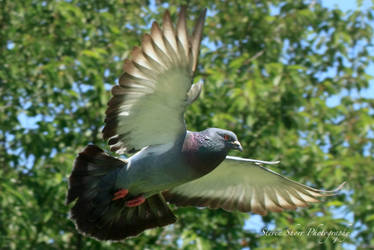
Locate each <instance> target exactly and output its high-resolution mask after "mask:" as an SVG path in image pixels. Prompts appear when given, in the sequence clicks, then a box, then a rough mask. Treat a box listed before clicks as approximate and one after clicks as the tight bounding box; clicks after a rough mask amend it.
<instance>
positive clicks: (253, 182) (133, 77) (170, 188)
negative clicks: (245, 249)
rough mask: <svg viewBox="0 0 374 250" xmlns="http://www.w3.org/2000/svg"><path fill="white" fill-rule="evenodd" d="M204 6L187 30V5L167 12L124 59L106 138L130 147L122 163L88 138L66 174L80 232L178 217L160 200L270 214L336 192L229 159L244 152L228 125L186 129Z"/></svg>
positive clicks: (128, 229) (116, 236) (119, 148)
mask: <svg viewBox="0 0 374 250" xmlns="http://www.w3.org/2000/svg"><path fill="white" fill-rule="evenodd" d="M205 14H206V10H204V11H203V12H202V13H201V14H200V16H199V17H198V18H197V20H196V24H195V27H194V29H193V31H192V33H190V32H189V31H188V30H187V23H186V8H182V9H181V11H180V13H179V18H178V21H177V24H176V26H175V27H174V25H173V23H172V21H171V18H170V14H169V12H168V11H166V13H165V15H164V18H163V25H162V28H161V27H160V26H159V25H158V24H157V23H156V22H154V23H153V25H152V28H151V33H150V34H146V35H144V37H143V40H142V42H141V46H140V47H135V48H134V49H133V51H132V53H131V56H130V58H129V59H127V60H125V63H124V68H123V71H124V73H123V74H122V76H121V77H120V79H119V84H118V85H116V86H114V87H113V89H112V94H113V97H112V99H111V100H110V101H109V103H108V109H107V111H106V119H105V127H104V129H103V137H104V139H105V140H107V141H108V145H109V147H110V149H111V151H113V152H116V153H118V154H124V153H132V152H136V153H135V154H134V155H132V156H131V157H130V158H128V159H126V160H122V159H117V158H114V157H112V156H109V155H108V154H106V153H105V152H104V151H103V150H101V149H100V148H98V147H97V146H95V145H88V146H87V147H86V148H85V149H84V150H83V151H82V152H81V153H80V154H79V155H78V157H77V159H76V160H75V162H74V168H73V171H72V173H71V176H70V178H69V190H68V194H67V203H71V202H73V201H76V202H75V204H74V206H73V207H72V208H71V219H72V220H73V221H74V223H75V224H76V226H77V228H78V230H79V231H80V232H81V233H83V234H85V235H88V236H91V237H94V238H97V239H100V240H121V239H124V238H126V237H129V236H135V235H138V234H139V233H141V232H142V231H144V230H146V229H148V228H153V227H157V226H165V225H168V224H171V223H174V222H175V221H176V218H175V216H174V214H173V213H172V211H171V210H170V208H169V206H168V205H167V203H166V202H169V203H174V204H176V205H178V206H200V207H209V208H223V209H226V210H229V211H232V210H238V211H242V212H250V211H252V212H254V213H258V214H262V215H264V214H266V213H267V211H274V212H279V211H282V210H283V209H295V208H296V207H303V206H307V204H308V203H309V202H318V199H317V198H318V197H321V196H329V195H334V194H336V191H337V190H339V189H340V188H341V187H339V188H338V189H336V190H334V191H323V190H318V189H314V188H311V187H308V186H305V185H302V184H300V183H297V182H295V181H292V180H289V179H287V178H286V177H283V176H281V175H279V174H277V173H275V172H273V171H271V170H269V169H266V168H264V167H262V166H261V165H262V164H274V163H275V162H265V161H259V160H252V159H245V158H240V157H233V156H228V153H229V152H230V150H240V151H241V150H242V147H241V145H240V143H239V140H238V138H237V136H236V135H235V134H234V133H233V132H231V131H228V130H224V129H218V128H208V129H206V130H204V131H200V132H192V131H188V130H186V126H185V122H184V112H185V110H186V108H187V106H188V105H189V104H191V103H192V102H194V101H195V100H196V99H197V98H198V96H199V94H200V92H201V88H202V83H196V84H192V82H193V75H194V73H195V71H196V67H197V62H198V56H199V51H200V42H201V38H202V32H203V26H204V19H205Z"/></svg>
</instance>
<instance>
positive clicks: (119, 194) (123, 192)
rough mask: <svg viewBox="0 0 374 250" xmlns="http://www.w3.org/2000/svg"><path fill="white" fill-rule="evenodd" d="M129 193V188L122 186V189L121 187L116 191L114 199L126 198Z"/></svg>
mask: <svg viewBox="0 0 374 250" xmlns="http://www.w3.org/2000/svg"><path fill="white" fill-rule="evenodd" d="M128 193H129V190H127V189H123V188H122V189H120V190H118V191H117V192H115V193H114V197H113V199H112V201H115V200H118V199H122V198H125V197H126V195H127V194H128Z"/></svg>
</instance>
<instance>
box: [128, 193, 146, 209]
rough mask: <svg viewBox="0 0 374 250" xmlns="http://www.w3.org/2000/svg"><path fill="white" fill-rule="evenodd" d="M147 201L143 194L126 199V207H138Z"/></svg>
mask: <svg viewBox="0 0 374 250" xmlns="http://www.w3.org/2000/svg"><path fill="white" fill-rule="evenodd" d="M144 202H145V198H144V196H143V195H141V196H138V197H136V198H134V199H132V200H129V201H126V207H136V206H139V205H141V204H143V203H144Z"/></svg>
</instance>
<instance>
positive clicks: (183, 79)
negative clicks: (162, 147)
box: [103, 7, 205, 154]
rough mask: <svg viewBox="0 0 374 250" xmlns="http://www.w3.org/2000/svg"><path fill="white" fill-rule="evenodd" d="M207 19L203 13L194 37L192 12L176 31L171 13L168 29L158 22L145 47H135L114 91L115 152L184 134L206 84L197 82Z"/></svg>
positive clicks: (111, 135)
mask: <svg viewBox="0 0 374 250" xmlns="http://www.w3.org/2000/svg"><path fill="white" fill-rule="evenodd" d="M203 13H205V11H203ZM204 17H205V14H202V15H200V18H198V20H197V24H196V25H195V30H194V32H193V35H192V36H189V35H188V32H187V25H186V23H187V22H186V8H185V7H183V8H182V9H181V11H180V14H179V18H178V22H177V26H176V28H174V25H173V23H172V21H171V18H170V13H169V12H168V11H166V13H165V15H164V18H163V24H162V29H161V28H160V26H159V25H158V24H157V23H156V22H154V23H153V24H152V28H151V32H150V34H145V35H144V36H143V38H142V42H141V46H140V47H135V48H134V49H133V50H132V52H131V55H130V58H128V59H126V60H125V61H124V65H123V71H124V72H123V74H122V76H121V77H120V78H119V82H118V85H116V86H114V87H113V89H112V94H113V97H112V98H111V100H110V101H109V103H108V108H107V111H106V119H105V123H106V124H105V127H104V129H103V137H104V139H105V140H107V141H108V144H109V146H110V148H111V150H112V151H114V152H117V153H120V154H121V153H125V152H129V151H133V150H139V149H141V148H143V147H145V146H148V145H155V144H165V143H170V142H174V141H175V140H177V139H178V138H179V137H180V136H182V135H184V133H185V124H184V119H183V114H184V111H185V108H186V106H187V105H189V104H190V103H192V102H193V101H194V100H196V98H197V97H198V96H199V93H200V91H201V85H202V84H198V86H197V87H194V86H195V84H194V85H191V84H192V76H193V73H194V71H195V69H196V65H197V56H198V53H199V51H198V50H199V49H200V42H201V37H202V29H203V26H204ZM190 48H193V49H192V50H191V49H190ZM192 62H193V65H192ZM191 86H192V87H191Z"/></svg>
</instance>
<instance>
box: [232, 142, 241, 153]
mask: <svg viewBox="0 0 374 250" xmlns="http://www.w3.org/2000/svg"><path fill="white" fill-rule="evenodd" d="M232 144H233V145H234V149H237V150H239V151H240V152H242V151H243V148H242V145H241V144H240V142H239V141H233V142H232Z"/></svg>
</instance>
